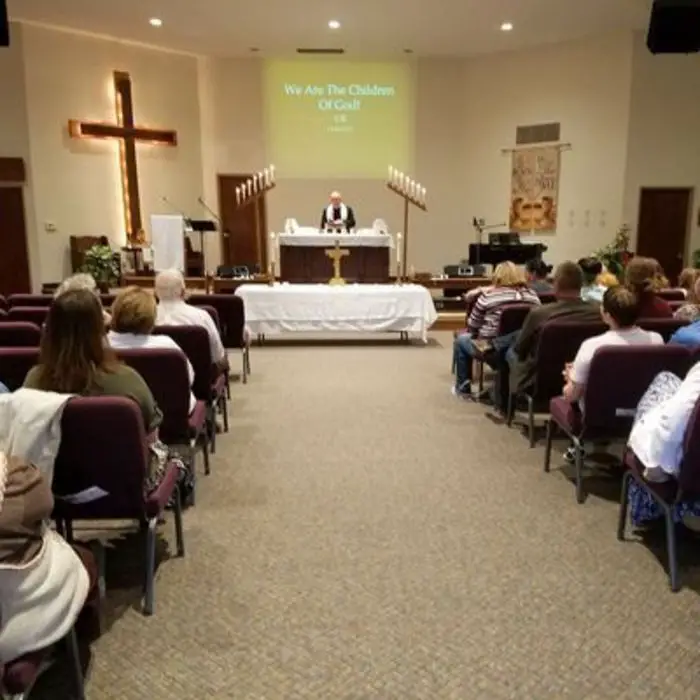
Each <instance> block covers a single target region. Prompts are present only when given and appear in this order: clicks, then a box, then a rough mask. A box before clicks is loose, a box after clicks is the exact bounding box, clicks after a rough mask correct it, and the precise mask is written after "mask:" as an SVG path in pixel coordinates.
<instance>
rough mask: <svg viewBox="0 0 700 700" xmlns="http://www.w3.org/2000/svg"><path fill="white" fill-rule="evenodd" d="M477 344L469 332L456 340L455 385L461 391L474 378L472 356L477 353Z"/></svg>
mask: <svg viewBox="0 0 700 700" xmlns="http://www.w3.org/2000/svg"><path fill="white" fill-rule="evenodd" d="M475 350H476V346H475V345H474V341H473V340H472V337H471V335H470V334H469V333H462V335H460V336H458V337H457V338H456V340H455V345H454V356H455V375H456V380H455V386H456V387H457V389H458V390H459V391H462V390H463V389H464V388H466V384H467V383H468V382H470V381H471V379H472V358H473V357H474V355H475Z"/></svg>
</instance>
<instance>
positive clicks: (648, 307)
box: [625, 257, 673, 318]
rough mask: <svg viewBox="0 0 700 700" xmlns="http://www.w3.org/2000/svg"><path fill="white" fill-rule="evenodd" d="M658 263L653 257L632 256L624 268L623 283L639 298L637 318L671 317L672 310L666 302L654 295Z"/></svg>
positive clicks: (658, 279) (657, 277)
mask: <svg viewBox="0 0 700 700" xmlns="http://www.w3.org/2000/svg"><path fill="white" fill-rule="evenodd" d="M659 270H660V266H659V263H658V262H657V261H656V260H654V259H653V258H643V257H634V258H632V260H630V263H629V265H628V266H627V269H626V270H625V285H626V286H627V287H629V288H630V289H631V290H632V291H633V292H634V293H635V294H636V295H637V298H638V299H639V318H671V317H672V316H673V310H672V309H671V307H670V306H669V305H668V302H667V301H666V300H664V299H662V298H661V297H659V296H657V295H656V292H657V290H658V285H659V284H660V283H661V282H662V281H663V280H661V279H660V276H659Z"/></svg>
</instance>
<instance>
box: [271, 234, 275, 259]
mask: <svg viewBox="0 0 700 700" xmlns="http://www.w3.org/2000/svg"><path fill="white" fill-rule="evenodd" d="M275 240H276V239H275V234H274V233H271V234H270V261H271V262H272V264H273V265H274V264H275V262H276V255H275V254H276V251H275Z"/></svg>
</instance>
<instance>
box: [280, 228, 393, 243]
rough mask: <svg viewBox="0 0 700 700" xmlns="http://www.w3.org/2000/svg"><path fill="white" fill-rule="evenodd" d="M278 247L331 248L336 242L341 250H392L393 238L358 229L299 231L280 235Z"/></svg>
mask: <svg viewBox="0 0 700 700" xmlns="http://www.w3.org/2000/svg"><path fill="white" fill-rule="evenodd" d="M277 240H278V241H279V245H281V246H283V245H288V246H302V245H303V246H318V247H319V248H332V247H333V246H334V245H335V242H336V241H338V243H340V245H341V246H343V248H359V247H367V248H393V247H394V238H393V236H390V235H388V234H386V233H375V232H374V229H359V230H358V231H356V232H355V233H345V232H343V233H335V232H334V233H325V232H320V231H318V230H314V229H308V228H305V229H301V230H299V231H298V232H297V233H280V234H278V236H277Z"/></svg>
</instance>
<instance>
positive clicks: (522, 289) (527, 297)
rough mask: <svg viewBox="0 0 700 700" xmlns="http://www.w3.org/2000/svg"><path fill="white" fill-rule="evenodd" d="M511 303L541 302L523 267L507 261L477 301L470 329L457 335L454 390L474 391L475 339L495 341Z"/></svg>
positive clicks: (497, 270)
mask: <svg viewBox="0 0 700 700" xmlns="http://www.w3.org/2000/svg"><path fill="white" fill-rule="evenodd" d="M509 304H531V305H532V306H538V305H539V304H540V298H539V297H538V296H537V293H536V292H534V291H533V290H532V289H529V288H528V286H527V279H526V277H525V273H524V271H523V270H521V269H520V268H518V267H517V266H516V265H515V264H514V263H512V262H510V261H507V262H502V263H501V264H500V265H498V266H497V267H496V269H495V271H494V273H493V279H492V286H491V288H490V289H487V290H485V291H484V293H483V294H482V295H481V296H480V297H479V299H478V300H477V302H476V303H475V304H474V307H473V309H472V312H471V314H470V315H469V321H468V322H467V332H466V333H463V334H462V335H460V336H458V337H457V338H456V339H455V348H454V354H455V367H456V383H455V386H453V387H452V393H453V394H455V395H458V396H467V395H470V394H471V366H472V358H473V357H474V354H475V349H476V348H475V345H474V341H475V340H477V339H479V340H490V341H492V340H494V339H495V338H496V337H497V335H498V328H499V324H500V321H501V314H502V313H503V309H504V307H506V306H508V305H509Z"/></svg>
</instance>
